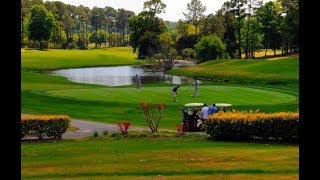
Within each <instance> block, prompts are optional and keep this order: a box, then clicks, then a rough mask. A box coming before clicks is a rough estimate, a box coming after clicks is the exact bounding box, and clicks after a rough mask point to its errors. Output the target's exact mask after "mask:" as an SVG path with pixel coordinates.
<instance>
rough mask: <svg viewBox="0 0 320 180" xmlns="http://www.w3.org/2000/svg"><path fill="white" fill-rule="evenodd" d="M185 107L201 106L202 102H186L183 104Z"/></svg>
mask: <svg viewBox="0 0 320 180" xmlns="http://www.w3.org/2000/svg"><path fill="white" fill-rule="evenodd" d="M184 106H186V107H195V106H203V103H188V104H185V105H184Z"/></svg>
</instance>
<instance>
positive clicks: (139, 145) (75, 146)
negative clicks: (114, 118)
mask: <svg viewBox="0 0 320 180" xmlns="http://www.w3.org/2000/svg"><path fill="white" fill-rule="evenodd" d="M21 152H22V174H23V177H34V178H36V177H38V178H47V177H83V176H88V177H91V176H115V175H117V176H131V175H132V176H138V175H143V176H152V175H195V174H198V175H206V174H296V173H298V147H297V146H288V145H276V144H275V145H272V144H270V145H265V144H253V143H232V142H207V141H201V140H200V141H199V140H198V141H195V140H191V139H175V140H170V139H169V140H165V139H157V140H154V139H153V140H152V139H149V140H148V139H120V140H110V139H96V140H95V139H88V140H77V141H61V142H56V143H23V144H22V151H21ZM129 169H130V170H129ZM66 172H67V173H66Z"/></svg>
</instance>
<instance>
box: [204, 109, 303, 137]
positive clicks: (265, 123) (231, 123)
mask: <svg viewBox="0 0 320 180" xmlns="http://www.w3.org/2000/svg"><path fill="white" fill-rule="evenodd" d="M206 126H207V129H206V132H207V133H208V134H210V135H211V137H213V138H214V139H220V140H249V139H253V138H261V139H264V140H268V139H270V138H274V139H281V140H282V141H285V142H295V141H297V140H298V138H299V113H288V112H280V113H274V114H266V113H258V112H250V113H246V112H235V111H234V112H226V113H222V112H219V113H216V114H214V115H212V116H210V117H208V120H207V121H206Z"/></svg>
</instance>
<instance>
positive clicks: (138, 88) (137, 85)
mask: <svg viewBox="0 0 320 180" xmlns="http://www.w3.org/2000/svg"><path fill="white" fill-rule="evenodd" d="M135 81H136V87H137V91H138V92H139V91H140V86H141V81H140V76H139V75H138V74H136V77H135Z"/></svg>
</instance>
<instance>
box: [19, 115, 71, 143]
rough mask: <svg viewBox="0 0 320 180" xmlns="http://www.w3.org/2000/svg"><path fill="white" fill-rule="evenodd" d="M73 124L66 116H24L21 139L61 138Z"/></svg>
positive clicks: (22, 118)
mask: <svg viewBox="0 0 320 180" xmlns="http://www.w3.org/2000/svg"><path fill="white" fill-rule="evenodd" d="M70 124H71V118H70V117H69V116H65V115H52V116H22V117H21V138H23V137H24V136H37V137H38V138H39V139H42V138H43V137H45V136H47V137H55V138H61V137H62V134H63V133H65V132H66V131H67V129H68V127H69V126H70Z"/></svg>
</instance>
